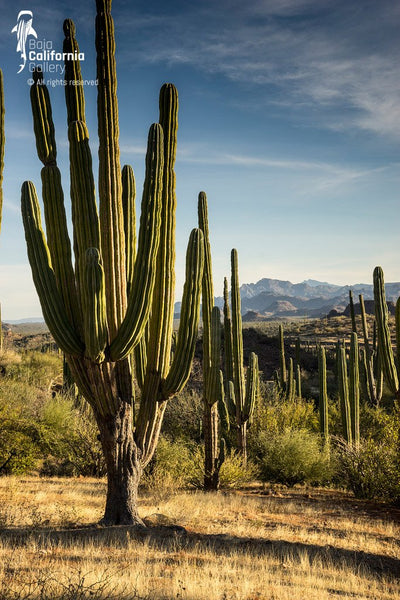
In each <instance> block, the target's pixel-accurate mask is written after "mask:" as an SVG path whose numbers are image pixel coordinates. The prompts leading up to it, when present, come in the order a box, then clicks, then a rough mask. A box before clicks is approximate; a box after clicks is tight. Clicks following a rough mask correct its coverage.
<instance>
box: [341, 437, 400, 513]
mask: <svg viewBox="0 0 400 600" xmlns="http://www.w3.org/2000/svg"><path fill="white" fill-rule="evenodd" d="M399 459H400V453H399V450H398V447H397V444H394V443H393V441H392V440H389V439H384V440H381V441H379V442H376V441H375V440H373V439H369V440H362V441H361V443H360V445H359V447H355V446H349V445H343V446H342V447H341V451H340V453H339V461H340V462H339V465H340V474H341V476H342V481H343V482H344V483H345V485H346V486H347V487H348V488H349V489H350V490H352V491H353V493H354V495H355V496H356V497H357V498H367V499H369V500H385V501H388V502H395V503H399V502H400V466H399Z"/></svg>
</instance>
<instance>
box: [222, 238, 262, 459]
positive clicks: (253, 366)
mask: <svg viewBox="0 0 400 600" xmlns="http://www.w3.org/2000/svg"><path fill="white" fill-rule="evenodd" d="M224 299H225V303H224V304H225V305H224V341H225V374H226V378H227V381H228V402H227V404H228V410H229V414H230V417H231V421H232V422H234V423H235V425H236V429H237V434H238V448H239V451H240V452H241V454H242V456H243V459H244V461H246V459H247V428H248V425H249V424H250V423H251V418H252V415H253V412H254V407H255V402H256V398H257V394H258V387H259V373H258V357H257V355H256V354H255V353H254V352H252V353H251V354H250V358H249V366H248V369H247V376H246V379H245V376H244V365H243V333H242V315H241V301H240V290H239V274H238V256H237V251H236V250H235V249H233V250H232V253H231V305H232V316H231V311H230V307H229V297H228V291H227V283H226V280H225V284H224Z"/></svg>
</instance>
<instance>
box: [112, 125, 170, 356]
mask: <svg viewBox="0 0 400 600" xmlns="http://www.w3.org/2000/svg"><path fill="white" fill-rule="evenodd" d="M163 164H164V163H163V131H162V128H161V126H160V125H159V124H158V123H154V124H153V125H152V126H151V127H150V130H149V136H148V145H147V154H146V177H145V182H144V187H143V197H142V210H141V216H140V229H139V242H138V251H137V260H136V262H135V269H134V275H133V281H132V285H131V289H130V294H129V299H128V308H127V311H126V315H125V317H124V320H123V322H122V324H121V326H120V328H119V331H118V334H117V336H116V337H115V339H114V340H113V342H112V343H111V346H110V357H111V360H114V361H115V360H121V359H122V358H124V357H126V356H127V355H128V354H129V353H130V352H131V351H132V350H133V348H134V347H135V346H136V345H137V344H138V342H139V340H140V337H141V336H142V335H143V333H144V328H145V326H146V322H147V320H148V318H149V314H150V309H151V298H152V297H153V295H154V294H153V290H154V285H155V281H156V276H157V275H156V273H157V269H156V255H157V249H158V248H159V239H160V238H159V230H160V202H161V193H162V174H163ZM127 242H128V243H131V242H132V240H127Z"/></svg>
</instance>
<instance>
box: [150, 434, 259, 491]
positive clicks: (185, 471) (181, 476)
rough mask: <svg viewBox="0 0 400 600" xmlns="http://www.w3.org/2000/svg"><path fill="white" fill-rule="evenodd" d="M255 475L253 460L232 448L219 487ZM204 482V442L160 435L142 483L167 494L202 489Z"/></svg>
mask: <svg viewBox="0 0 400 600" xmlns="http://www.w3.org/2000/svg"><path fill="white" fill-rule="evenodd" d="M256 477H257V469H256V467H255V466H254V464H253V463H252V462H251V461H247V464H246V465H245V464H244V463H243V460H242V458H241V457H240V456H239V455H238V454H235V453H234V452H229V453H228V454H227V456H226V458H225V461H224V463H223V464H222V467H221V471H220V487H222V488H228V487H230V488H234V487H240V486H242V485H244V484H246V483H248V482H250V481H254V479H255V478H256ZM203 484H204V448H203V446H199V445H197V444H193V443H188V442H185V441H184V440H182V439H178V440H174V441H170V440H169V439H168V438H166V437H161V438H160V441H159V443H158V446H157V450H156V454H155V457H154V458H153V460H152V462H151V463H150V465H149V468H148V469H146V471H145V473H144V476H143V479H142V483H141V485H142V486H143V487H144V488H145V489H147V490H149V491H151V492H152V493H156V494H158V495H159V496H160V497H163V498H164V497H166V496H168V495H170V494H172V493H174V492H175V491H177V490H178V489H180V488H196V489H202V487H203Z"/></svg>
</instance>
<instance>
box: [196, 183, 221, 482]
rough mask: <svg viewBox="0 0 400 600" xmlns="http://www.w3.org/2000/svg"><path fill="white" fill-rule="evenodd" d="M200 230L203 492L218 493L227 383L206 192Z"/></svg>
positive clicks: (202, 198) (200, 206)
mask: <svg viewBox="0 0 400 600" xmlns="http://www.w3.org/2000/svg"><path fill="white" fill-rule="evenodd" d="M198 216H199V228H200V229H201V231H202V232H203V236H204V270H203V282H202V296H201V297H202V303H201V311H202V318H203V408H204V412H203V432H204V489H205V490H216V489H218V485H219V471H220V467H221V464H222V462H223V457H224V454H225V452H224V445H223V442H222V445H221V444H220V443H219V439H220V425H219V412H220V410H221V407H222V408H223V406H224V380H223V375H222V371H221V364H220V363H221V315H220V310H219V308H218V307H216V306H213V305H214V286H213V278H212V261H211V248H210V238H209V231H208V206H207V196H206V194H205V192H200V194H199V199H198Z"/></svg>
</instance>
